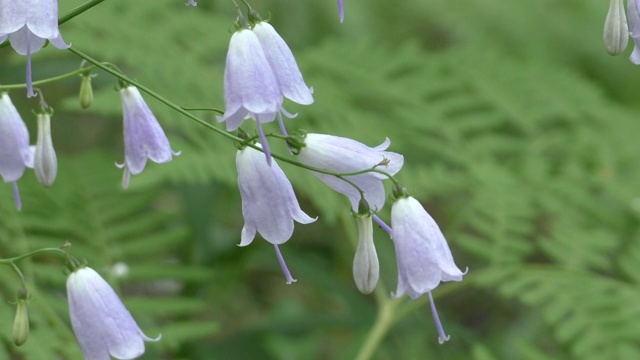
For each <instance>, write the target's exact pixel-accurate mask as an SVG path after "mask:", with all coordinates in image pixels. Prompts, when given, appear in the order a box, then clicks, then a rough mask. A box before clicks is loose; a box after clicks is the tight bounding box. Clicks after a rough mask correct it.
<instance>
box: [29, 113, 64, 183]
mask: <svg viewBox="0 0 640 360" xmlns="http://www.w3.org/2000/svg"><path fill="white" fill-rule="evenodd" d="M33 169H34V170H35V173H36V177H37V178H38V181H39V182H40V183H41V184H42V185H44V186H45V187H50V186H51V185H53V182H54V181H55V180H56V175H57V174H58V159H57V158H56V151H55V150H54V148H53V141H52V140H51V116H50V115H49V114H47V113H42V114H38V141H37V142H36V152H35V157H34V159H33Z"/></svg>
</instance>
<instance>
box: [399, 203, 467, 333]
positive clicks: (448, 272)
mask: <svg viewBox="0 0 640 360" xmlns="http://www.w3.org/2000/svg"><path fill="white" fill-rule="evenodd" d="M391 228H392V239H393V244H394V246H395V249H396V258H397V262H398V288H397V290H396V293H395V294H394V295H393V296H394V297H396V298H398V297H400V296H402V295H404V294H407V295H409V297H411V298H412V299H417V298H418V297H420V296H422V295H423V294H425V293H428V294H429V297H430V299H431V290H433V289H435V288H436V287H437V286H438V285H439V284H440V282H441V281H462V276H463V275H464V274H465V273H463V272H462V271H461V270H460V269H459V268H458V267H457V266H456V264H455V263H454V261H453V256H452V255H451V250H449V245H448V244H447V241H446V240H445V238H444V235H443V234H442V231H440V228H439V227H438V225H437V224H436V222H435V221H434V220H433V218H432V217H431V216H430V215H429V214H428V213H427V212H426V211H425V209H424V208H423V207H422V205H420V203H419V202H418V201H417V200H416V199H414V198H413V197H410V196H406V195H405V196H400V197H399V198H398V199H397V200H396V201H395V202H394V203H393V205H392V207H391ZM431 310H432V312H433V315H434V319H435V321H436V326H437V328H438V333H439V340H440V343H443V342H444V341H446V340H448V336H447V335H445V333H444V330H442V325H441V324H440V320H439V318H438V314H437V312H436V309H435V304H434V303H433V299H431Z"/></svg>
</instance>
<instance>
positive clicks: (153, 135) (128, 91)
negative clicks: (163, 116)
mask: <svg viewBox="0 0 640 360" xmlns="http://www.w3.org/2000/svg"><path fill="white" fill-rule="evenodd" d="M120 97H121V99H122V108H123V114H124V115H123V118H124V126H123V128H124V163H123V164H116V165H117V166H118V167H119V168H124V175H123V177H122V187H123V188H125V189H126V188H127V187H129V180H130V179H131V175H137V174H139V173H141V172H142V170H144V167H145V165H146V164H147V158H149V159H151V160H153V161H154V162H156V163H165V162H169V161H171V158H172V156H173V155H176V156H177V155H180V152H175V151H173V150H171V146H170V145H169V140H168V139H167V136H166V135H165V134H164V131H163V130H162V127H160V124H159V123H158V120H157V119H156V117H155V116H154V115H153V113H152V112H151V109H149V106H148V105H147V103H146V102H145V101H144V99H143V98H142V95H140V91H139V90H138V88H136V87H135V86H126V87H123V88H122V89H121V90H120Z"/></svg>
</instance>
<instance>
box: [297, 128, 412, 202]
mask: <svg viewBox="0 0 640 360" xmlns="http://www.w3.org/2000/svg"><path fill="white" fill-rule="evenodd" d="M390 144H391V142H390V141H389V139H386V140H385V141H384V142H383V143H382V144H380V145H379V146H376V147H375V148H371V147H368V146H367V145H365V144H363V143H361V142H358V141H355V140H352V139H348V138H344V137H339V136H333V135H324V134H307V135H306V138H305V139H304V146H303V147H302V148H301V149H300V152H299V154H298V160H299V161H300V162H301V163H303V164H307V165H310V166H313V167H316V168H320V169H325V170H329V171H333V172H340V173H348V172H354V171H360V170H366V169H373V168H374V167H375V168H376V169H378V170H383V171H385V172H387V173H389V174H391V175H395V174H396V173H397V172H398V171H400V169H401V168H402V165H403V164H404V157H403V156H402V155H400V154H398V153H394V152H390V151H385V150H386V149H387V148H388V147H389V145H390ZM312 174H313V175H315V176H316V177H317V178H319V179H320V180H322V182H324V183H325V184H327V186H329V187H330V188H332V189H333V190H335V191H337V192H339V193H341V194H344V195H346V196H348V197H349V200H351V206H352V208H353V211H354V212H357V211H358V204H359V202H360V198H361V196H360V192H358V190H357V189H356V188H355V187H353V186H352V185H351V184H349V183H347V182H345V181H343V180H341V179H339V178H337V177H335V176H332V175H327V174H321V173H317V172H312ZM346 178H347V179H349V180H350V181H353V182H354V183H355V184H356V185H358V186H359V187H360V188H361V189H362V190H363V191H364V197H365V200H366V201H367V203H368V204H369V206H370V207H371V209H372V210H373V211H374V212H375V211H378V210H380V209H382V207H383V206H384V202H385V191H384V186H383V185H382V181H383V180H385V179H387V177H386V176H384V175H382V174H379V173H376V172H367V173H364V174H359V175H352V176H346Z"/></svg>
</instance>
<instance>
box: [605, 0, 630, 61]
mask: <svg viewBox="0 0 640 360" xmlns="http://www.w3.org/2000/svg"><path fill="white" fill-rule="evenodd" d="M628 41H629V27H628V26H627V17H626V15H625V13H624V2H623V1H622V0H610V3H609V12H608V13H607V18H606V20H605V22H604V47H605V49H606V50H607V52H608V53H609V55H618V54H620V53H622V52H623V51H624V50H625V49H626V48H627V42H628Z"/></svg>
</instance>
